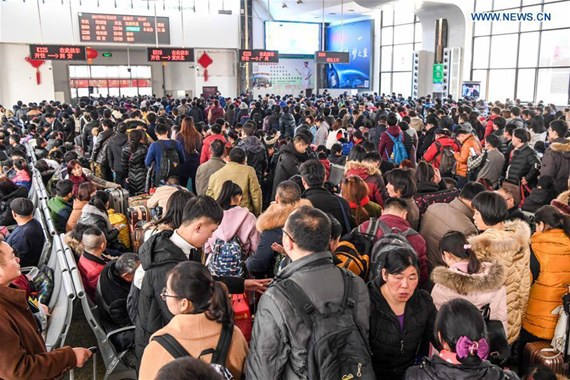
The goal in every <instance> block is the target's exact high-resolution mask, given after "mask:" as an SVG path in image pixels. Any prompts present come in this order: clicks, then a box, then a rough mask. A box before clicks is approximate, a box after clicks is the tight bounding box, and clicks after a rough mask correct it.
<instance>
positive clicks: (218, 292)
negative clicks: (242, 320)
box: [168, 261, 234, 323]
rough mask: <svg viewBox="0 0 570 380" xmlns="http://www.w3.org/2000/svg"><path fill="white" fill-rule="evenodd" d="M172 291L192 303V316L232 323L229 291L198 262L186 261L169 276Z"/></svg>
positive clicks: (177, 266) (232, 314) (232, 313)
mask: <svg viewBox="0 0 570 380" xmlns="http://www.w3.org/2000/svg"><path fill="white" fill-rule="evenodd" d="M168 278H169V279H170V287H171V288H172V291H173V292H174V293H175V294H176V295H177V296H178V297H182V298H186V299H187V300H189V301H191V302H192V306H193V308H192V311H191V314H199V313H205V315H206V318H208V319H209V320H211V321H216V322H218V323H231V322H232V321H233V316H234V312H233V309H232V304H231V302H230V300H229V294H228V290H227V288H226V285H224V284H223V283H222V282H219V281H214V278H213V277H212V275H211V274H210V271H209V270H208V268H206V267H205V266H204V265H203V264H201V263H198V262H196V261H184V262H181V263H179V264H178V265H176V266H175V267H174V268H173V269H172V270H171V271H170V272H169V274H168Z"/></svg>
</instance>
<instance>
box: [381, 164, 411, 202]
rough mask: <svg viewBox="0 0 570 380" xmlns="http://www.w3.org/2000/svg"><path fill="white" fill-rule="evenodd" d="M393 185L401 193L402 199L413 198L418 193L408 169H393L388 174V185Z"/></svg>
mask: <svg viewBox="0 0 570 380" xmlns="http://www.w3.org/2000/svg"><path fill="white" fill-rule="evenodd" d="M388 183H390V184H392V186H394V190H395V191H398V192H399V193H400V198H404V199H405V198H411V197H412V196H413V195H414V194H415V193H416V183H415V181H414V180H413V178H412V173H411V172H410V170H408V169H399V168H396V169H392V170H390V171H389V172H388V173H386V184H388Z"/></svg>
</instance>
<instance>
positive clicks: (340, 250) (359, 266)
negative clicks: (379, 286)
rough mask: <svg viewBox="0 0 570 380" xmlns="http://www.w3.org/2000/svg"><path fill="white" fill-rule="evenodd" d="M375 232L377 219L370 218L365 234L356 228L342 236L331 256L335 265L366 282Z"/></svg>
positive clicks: (376, 230)
mask: <svg viewBox="0 0 570 380" xmlns="http://www.w3.org/2000/svg"><path fill="white" fill-rule="evenodd" d="M377 232H378V219H377V218H371V219H370V223H368V227H367V229H366V232H364V233H361V232H359V231H358V227H357V228H355V229H353V230H352V231H351V232H350V233H348V234H346V235H344V236H343V237H342V238H341V239H340V242H339V244H338V247H337V248H336V250H335V251H334V254H333V260H334V263H335V265H336V266H338V267H340V268H344V269H346V270H349V271H351V272H352V273H354V274H355V275H357V276H359V277H360V278H362V279H363V280H364V281H366V280H367V279H368V273H369V271H370V252H371V251H372V247H373V246H374V239H375V237H376V233H377Z"/></svg>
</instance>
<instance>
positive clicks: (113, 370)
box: [22, 144, 137, 380]
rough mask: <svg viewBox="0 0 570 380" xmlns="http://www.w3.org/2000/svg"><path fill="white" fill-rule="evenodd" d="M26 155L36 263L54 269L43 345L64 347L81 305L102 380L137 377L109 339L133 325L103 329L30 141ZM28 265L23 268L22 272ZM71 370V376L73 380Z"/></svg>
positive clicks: (27, 269) (123, 354)
mask: <svg viewBox="0 0 570 380" xmlns="http://www.w3.org/2000/svg"><path fill="white" fill-rule="evenodd" d="M26 148H27V149H28V154H29V156H30V157H31V161H32V165H31V167H32V174H33V176H32V187H31V189H30V192H29V196H28V197H29V199H30V200H31V201H32V202H33V204H34V207H35V211H34V218H35V219H37V220H38V221H39V222H40V223H41V225H42V228H43V231H44V234H45V237H46V243H45V245H44V248H43V251H42V255H41V257H40V261H39V264H38V266H42V265H43V264H47V265H48V267H50V268H52V269H53V271H54V288H53V293H52V297H51V299H50V304H49V305H48V307H49V310H50V311H51V317H50V318H49V321H48V327H47V331H46V347H47V349H48V350H49V351H51V350H53V349H56V348H59V347H63V346H64V345H65V340H66V337H67V334H68V332H69V328H70V326H71V323H72V315H73V309H74V306H78V304H79V305H81V308H82V310H83V313H84V315H85V319H86V320H87V322H88V323H89V326H90V327H91V330H92V331H93V333H94V335H95V338H96V339H97V346H98V348H99V351H98V353H99V354H100V355H101V357H102V359H103V363H104V364H105V368H106V372H105V379H109V380H113V379H136V378H137V376H136V372H135V370H134V369H133V368H132V367H130V366H129V365H128V364H127V363H126V361H125V355H126V354H127V352H117V351H116V350H115V347H114V346H113V344H112V343H111V340H110V338H111V337H112V336H113V335H115V334H118V333H121V332H123V331H127V330H134V326H129V327H124V328H121V329H118V330H114V331H110V332H106V331H105V330H104V329H103V327H102V326H101V323H100V321H99V317H98V313H97V307H96V305H94V304H93V303H92V302H91V301H90V300H89V298H88V297H87V295H86V294H85V288H84V286H83V282H82V281H81V276H80V274H79V270H78V268H77V263H76V260H75V257H74V254H73V252H72V251H71V248H69V247H68V246H67V245H66V244H65V243H64V239H63V237H64V235H63V234H62V235H58V234H57V232H56V230H55V227H54V224H53V221H52V219H51V216H50V213H49V209H48V207H47V200H48V193H47V191H46V188H45V186H44V184H43V181H42V177H41V174H40V173H39V172H38V171H37V170H36V169H35V167H34V164H35V161H36V157H35V155H34V153H33V150H32V149H31V148H30V146H29V144H26ZM30 269H31V268H22V271H23V272H24V273H25V272H26V271H29V270H30ZM93 363H94V364H93V378H96V359H95V357H94V358H93ZM73 377H74V374H73V371H72V372H71V373H70V379H73Z"/></svg>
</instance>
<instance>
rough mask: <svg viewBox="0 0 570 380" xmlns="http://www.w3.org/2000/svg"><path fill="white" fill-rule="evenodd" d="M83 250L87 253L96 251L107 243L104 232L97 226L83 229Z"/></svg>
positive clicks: (103, 248)
mask: <svg viewBox="0 0 570 380" xmlns="http://www.w3.org/2000/svg"><path fill="white" fill-rule="evenodd" d="M81 243H83V247H84V248H85V251H87V252H89V253H97V252H99V251H104V250H105V248H106V245H107V239H106V238H105V234H104V233H103V231H101V230H100V229H99V228H97V227H91V228H88V229H87V230H85V232H84V233H83V238H82V239H81Z"/></svg>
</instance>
